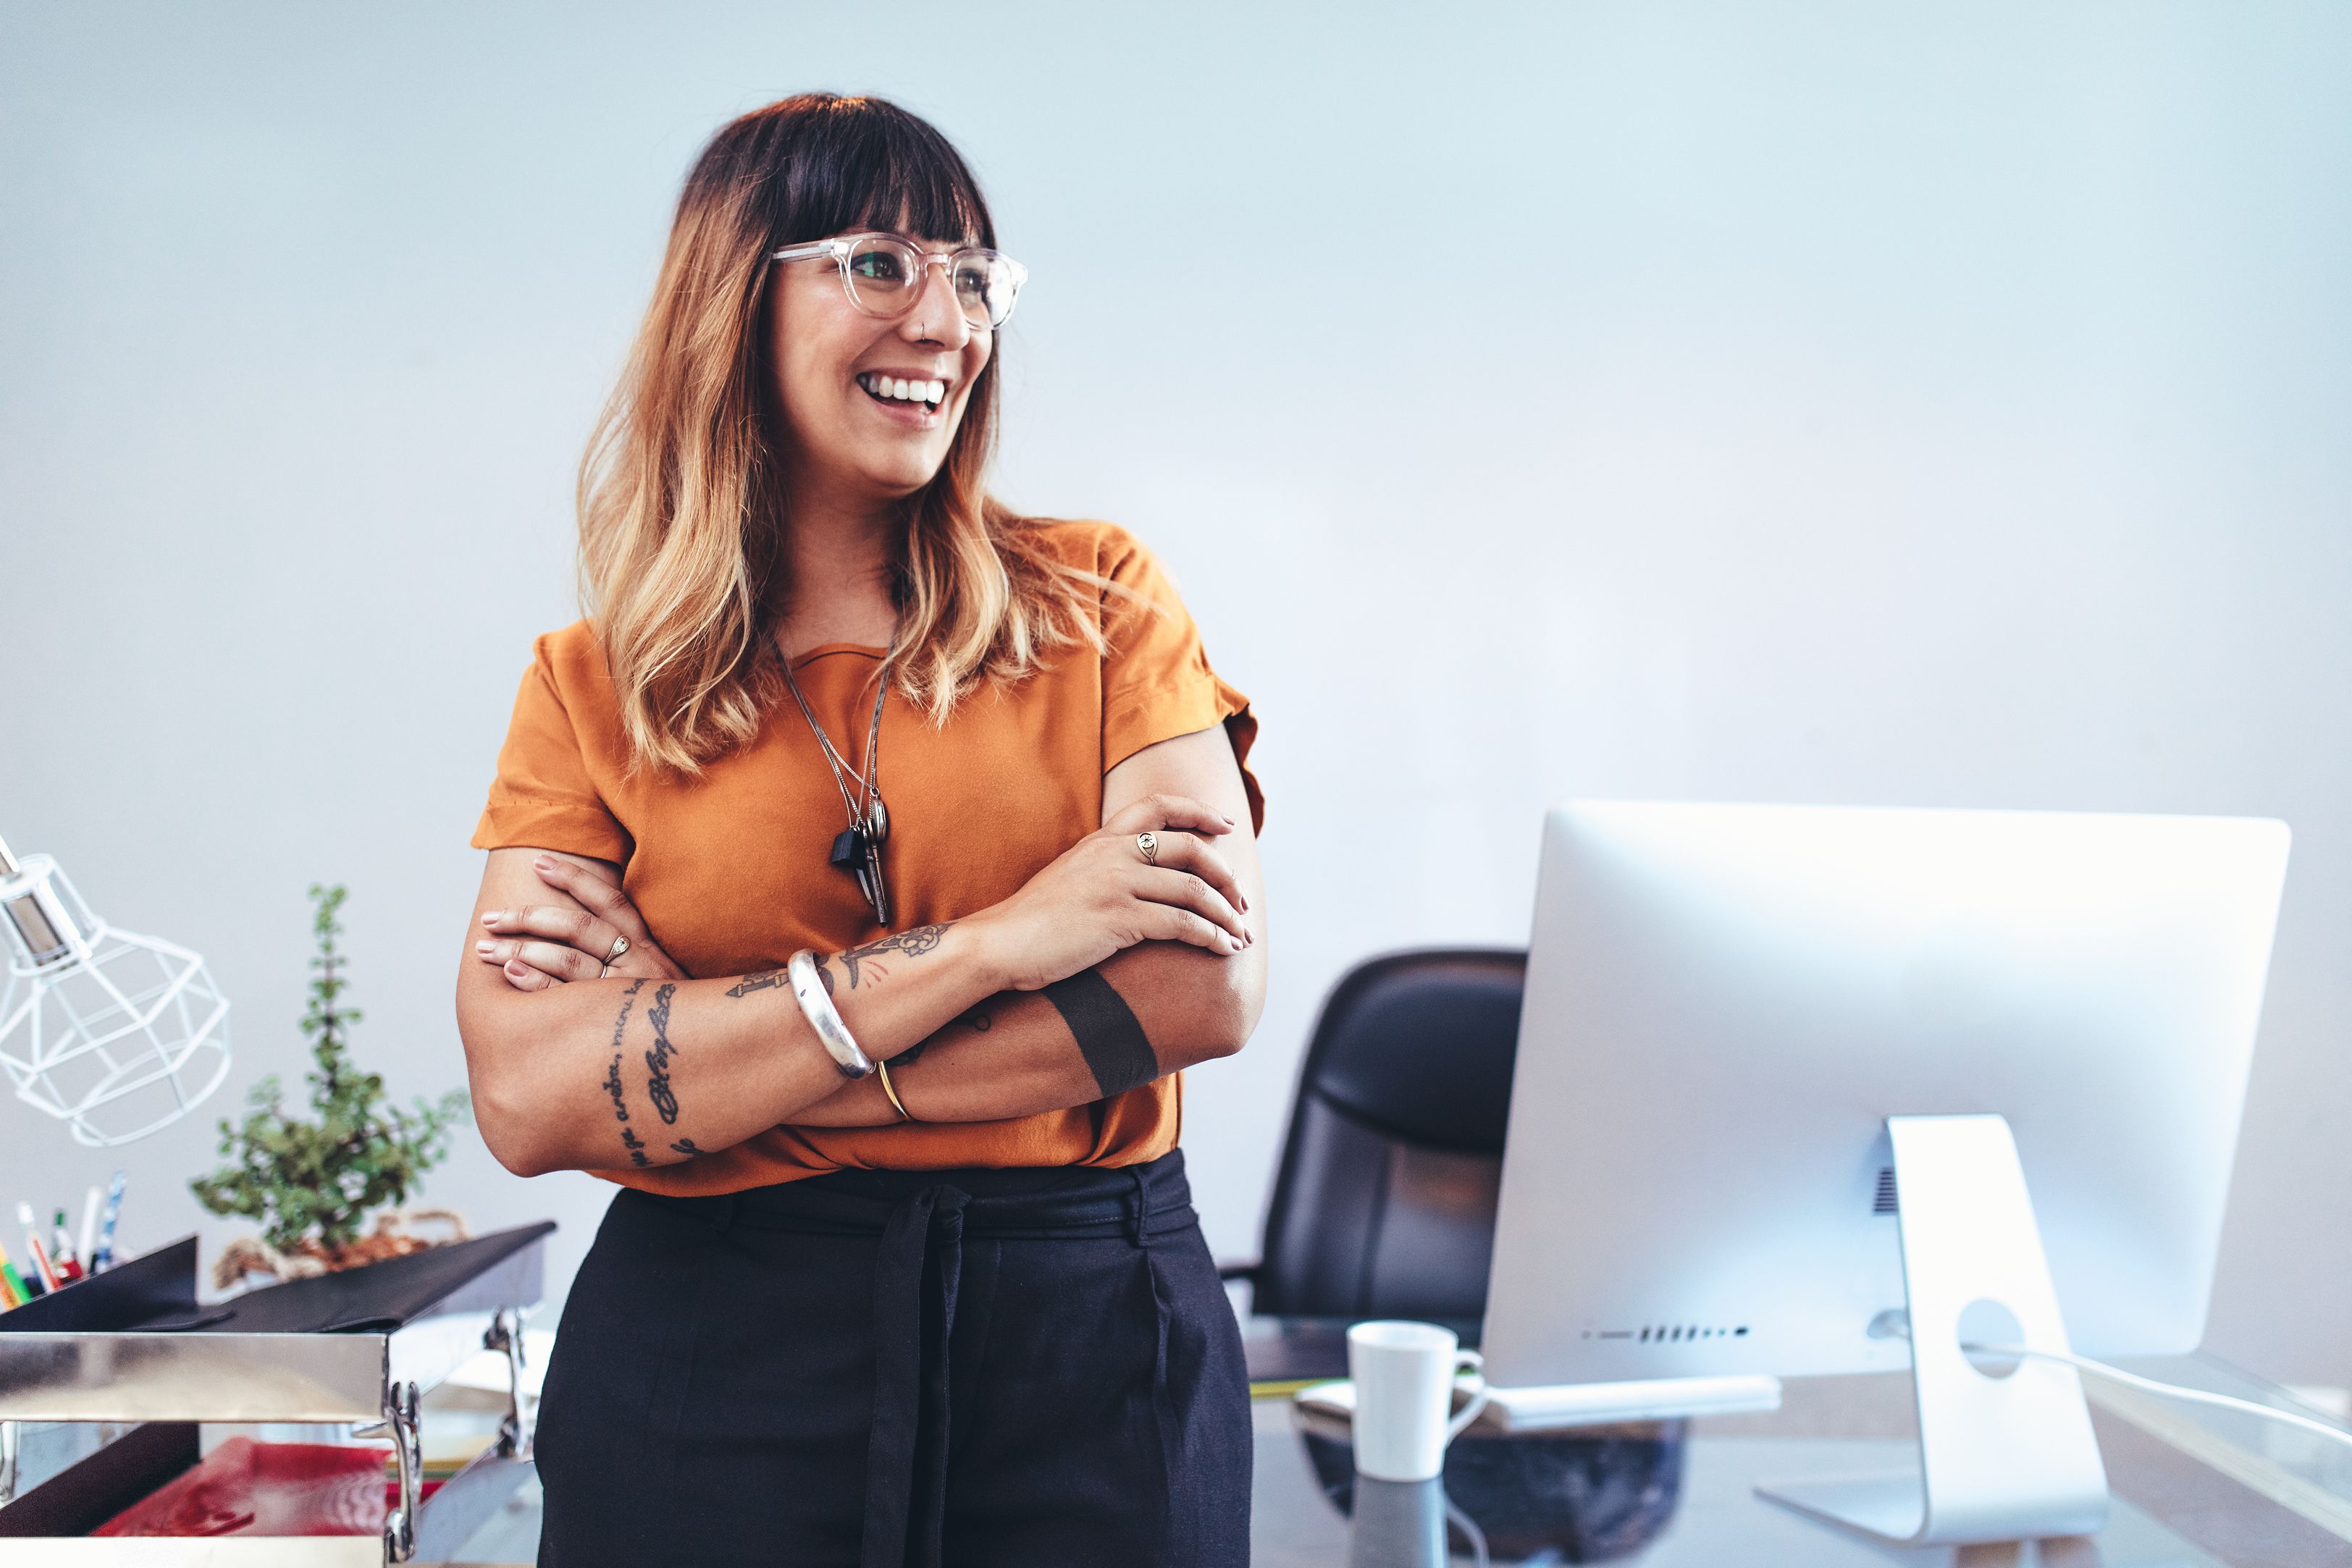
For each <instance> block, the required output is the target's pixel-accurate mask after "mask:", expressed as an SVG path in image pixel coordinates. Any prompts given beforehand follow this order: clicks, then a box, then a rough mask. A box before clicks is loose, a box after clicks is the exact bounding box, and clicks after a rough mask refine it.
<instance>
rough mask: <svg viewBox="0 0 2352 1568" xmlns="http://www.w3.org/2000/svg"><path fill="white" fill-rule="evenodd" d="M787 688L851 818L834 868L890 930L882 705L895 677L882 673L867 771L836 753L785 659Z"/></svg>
mask: <svg viewBox="0 0 2352 1568" xmlns="http://www.w3.org/2000/svg"><path fill="white" fill-rule="evenodd" d="M783 665H784V685H787V686H789V687H791V688H792V693H793V701H794V702H796V703H798V704H800V708H801V716H802V717H803V718H804V719H806V720H808V727H809V728H810V729H811V730H812V731H814V733H815V735H816V743H817V745H818V747H820V748H822V749H823V751H824V764H825V766H826V767H827V768H831V769H832V770H833V784H834V788H835V789H838V790H840V791H841V805H842V810H845V811H846V812H848V813H849V826H847V827H846V828H844V829H843V830H842V831H840V832H839V833H837V834H836V835H835V837H834V841H833V852H832V853H831V854H830V855H828V856H827V857H826V859H827V861H828V862H829V863H831V864H832V865H833V866H835V868H837V869H838V870H841V871H845V872H847V873H850V874H851V875H853V876H855V877H856V879H857V891H858V892H860V893H862V894H865V895H866V903H867V904H871V905H873V907H874V923H875V924H876V925H880V926H884V927H887V926H888V925H889V924H890V889H889V887H888V885H887V883H884V882H883V880H882V846H883V844H884V843H885V842H887V841H888V839H889V837H890V813H889V811H888V810H887V808H885V807H884V806H883V804H882V775H881V761H880V758H881V751H882V699H883V698H885V697H886V696H887V695H889V694H890V681H889V671H888V667H887V665H886V666H885V667H884V668H883V670H882V671H881V672H879V674H878V677H877V678H878V679H879V680H880V682H881V685H880V687H879V689H878V690H877V691H876V692H875V694H874V718H873V721H872V722H871V723H869V724H868V725H867V726H866V767H865V768H864V769H863V770H853V769H852V768H850V766H849V765H848V764H847V763H845V762H844V761H843V760H842V758H841V753H840V752H838V751H836V750H835V749H834V746H833V739H832V737H830V736H828V735H826V734H825V733H824V726H823V725H821V724H819V723H817V721H816V713H815V711H814V709H812V708H811V707H810V706H809V705H808V698H806V697H804V696H803V695H801V684H800V683H799V682H798V681H796V680H794V679H793V662H792V660H790V659H789V658H788V659H785V660H784V661H783Z"/></svg>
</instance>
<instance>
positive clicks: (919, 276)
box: [768, 234, 1029, 332]
mask: <svg viewBox="0 0 2352 1568" xmlns="http://www.w3.org/2000/svg"><path fill="white" fill-rule="evenodd" d="M820 256H831V257H832V258H833V259H834V261H835V263H837V264H838V265H839V266H840V267H841V287H842V291H843V292H844V293H845V294H847V295H848V296H849V302H850V303H851V304H852V305H855V306H856V307H857V308H858V309H860V310H863V311H864V312H866V315H868V316H881V317H886V318H887V317H896V316H904V315H905V314H906V313H907V312H908V310H909V309H911V308H913V307H914V303H915V301H916V300H918V299H919V298H922V294H923V284H924V281H925V280H926V278H928V277H929V273H930V269H931V268H932V267H944V268H946V269H947V275H948V283H949V285H950V287H953V288H954V290H955V297H956V303H957V304H959V305H961V306H962V307H963V316H964V319H965V320H967V321H969V322H971V324H972V326H973V328H975V329H978V330H980V331H983V332H986V331H993V330H994V329H997V328H999V327H1002V326H1003V325H1004V319H1005V318H1006V317H1008V316H1010V315H1012V314H1013V301H1014V300H1015V299H1017V298H1020V295H1021V286H1022V285H1023V284H1024V283H1026V282H1027V281H1029V269H1028V268H1027V267H1024V266H1022V265H1021V264H1020V263H1019V262H1017V261H1015V260H1013V258H1012V257H1011V256H1006V255H1005V254H1004V253H1003V251H996V250H987V249H983V248H982V247H981V246H965V247H964V248H963V249H961V250H955V251H945V252H938V253H933V252H929V251H926V250H924V249H923V248H922V247H921V246H918V245H916V244H915V243H914V242H913V241H912V240H908V239H904V238H901V237H900V236H899V235H893V234H862V235H836V236H835V237H834V238H832V239H821V240H815V241H812V242H811V243H810V244H807V245H793V246H785V247H784V248H783V249H782V250H779V251H773V252H771V253H770V255H769V258H768V259H770V260H771V261H814V260H816V259H817V258H818V257H820Z"/></svg>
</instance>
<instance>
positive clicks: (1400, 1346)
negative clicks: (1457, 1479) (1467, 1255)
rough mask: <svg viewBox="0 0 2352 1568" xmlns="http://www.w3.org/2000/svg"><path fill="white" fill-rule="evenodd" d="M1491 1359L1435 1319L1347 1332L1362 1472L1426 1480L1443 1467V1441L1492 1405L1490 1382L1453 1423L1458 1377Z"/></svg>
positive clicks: (1371, 1325) (1481, 1386)
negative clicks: (1488, 1393) (1488, 1400)
mask: <svg viewBox="0 0 2352 1568" xmlns="http://www.w3.org/2000/svg"><path fill="white" fill-rule="evenodd" d="M1484 1365H1485V1363H1484V1362H1482V1361H1481V1360H1480V1359H1479V1357H1478V1353H1477V1352H1476V1351H1475V1350H1464V1349H1462V1348H1461V1342H1460V1341H1459V1340H1457V1339H1455V1338H1454V1331H1453V1330H1452V1329H1445V1328H1440V1327H1438V1326H1437V1325H1436V1324H1435V1323H1412V1322H1370V1323H1358V1324H1356V1325H1355V1326H1354V1327H1353V1328H1350V1329H1349V1331H1348V1376H1349V1381H1351V1382H1353V1383H1354V1384H1355V1385H1356V1415H1355V1422H1354V1426H1355V1443H1356V1470H1357V1473H1358V1474H1360V1475H1367V1476H1370V1477H1373V1478H1374V1479H1379V1480H1384V1481H1425V1480H1429V1479H1433V1477H1435V1476H1436V1475H1437V1473H1438V1472H1439V1471H1440V1470H1441V1469H1444V1466H1445V1445H1446V1444H1448V1443H1450V1442H1452V1441H1454V1438H1456V1437H1460V1436H1461V1435H1462V1429H1463V1428H1464V1427H1467V1426H1469V1425H1470V1423H1471V1422H1473V1421H1475V1420H1476V1419H1477V1418H1478V1412H1479V1411H1481V1410H1484V1409H1485V1408H1486V1378H1485V1377H1484V1376H1481V1377H1480V1378H1479V1380H1478V1392H1477V1393H1476V1394H1475V1396H1472V1398H1471V1400H1470V1403H1469V1404H1467V1405H1465V1406H1463V1407H1462V1410H1461V1412H1460V1413H1459V1414H1458V1415H1456V1416H1454V1418H1453V1419H1452V1420H1448V1419H1446V1412H1447V1411H1448V1410H1449V1409H1451V1408H1452V1407H1453V1404H1454V1374H1455V1373H1457V1372H1461V1371H1465V1370H1466V1371H1471V1372H1477V1371H1480V1370H1481V1369H1482V1368H1483V1367H1484Z"/></svg>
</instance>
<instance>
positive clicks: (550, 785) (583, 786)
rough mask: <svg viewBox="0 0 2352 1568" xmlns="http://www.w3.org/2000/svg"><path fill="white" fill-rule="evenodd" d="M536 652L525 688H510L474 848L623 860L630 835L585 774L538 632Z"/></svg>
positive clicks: (569, 715) (577, 741)
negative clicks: (495, 769)
mask: <svg viewBox="0 0 2352 1568" xmlns="http://www.w3.org/2000/svg"><path fill="white" fill-rule="evenodd" d="M533 652H534V655H535V656H534V657H533V658H532V660H531V664H530V669H528V670H526V671H524V672H523V677H522V689H521V690H520V691H518V692H517V693H516V694H515V706H514V719H513V721H512V722H511V723H510V724H509V725H508V727H507V738H506V744H505V745H504V746H501V747H499V774H498V777H497V778H496V779H493V780H491V782H490V798H489V801H488V804H487V805H485V806H484V807H483V808H482V820H481V821H480V822H479V823H478V824H477V825H476V827H475V829H474V847H475V848H476V849H478V850H503V849H541V850H562V852H565V853H566V854H575V855H586V856H589V857H590V858H592V859H595V860H604V861H614V862H625V861H626V860H627V859H628V858H629V849H630V841H629V835H628V833H627V831H625V829H623V828H622V826H621V824H620V823H619V822H618V821H616V820H614V816H613V813H612V812H611V810H608V809H607V808H606V807H605V805H604V798H603V797H602V796H601V795H599V794H598V793H597V790H596V786H595V784H594V783H593V781H592V780H591V779H590V778H589V774H588V764H587V759H586V758H585V756H584V755H583V752H582V750H581V747H580V737H579V734H578V731H577V730H576V729H575V728H574V727H573V725H572V713H571V710H570V708H568V707H567V706H565V704H564V701H563V695H562V690H561V688H560V686H559V685H558V683H557V679H556V674H555V667H554V663H553V661H552V660H551V658H550V656H549V651H548V640H547V639H546V638H545V637H541V639H540V640H539V641H538V643H536V644H534V646H533Z"/></svg>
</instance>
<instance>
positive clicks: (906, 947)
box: [841, 920, 955, 991]
mask: <svg viewBox="0 0 2352 1568" xmlns="http://www.w3.org/2000/svg"><path fill="white" fill-rule="evenodd" d="M954 924H955V922H954V921H952V920H950V921H947V922H945V923H943V924H941V925H918V926H916V927H915V928H914V929H913V930H912V931H894V932H892V933H891V934H890V935H889V936H877V937H876V938H875V939H874V940H873V941H871V942H864V943H860V944H859V945H858V946H855V947H850V948H845V949H844V950H843V952H842V955H841V967H843V968H845V969H846V970H848V971H849V988H850V989H851V990H853V991H854V990H856V988H857V977H858V968H859V967H860V966H861V965H863V966H864V967H867V968H870V969H872V970H873V971H874V977H875V978H876V979H877V980H878V979H882V978H884V977H887V975H888V974H889V973H890V971H889V970H888V969H887V968H886V967H883V966H882V965H881V964H880V963H878V962H877V959H878V958H879V957H880V956H881V955H883V954H885V953H897V954H898V955H900V956H904V957H908V958H919V957H921V956H923V955H924V954H926V953H928V952H929V951H931V949H933V948H934V947H937V946H939V945H940V937H942V936H946V935H947V932H948V926H950V925H954Z"/></svg>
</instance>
